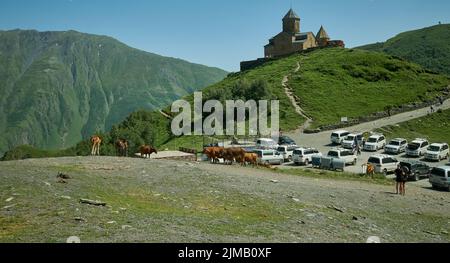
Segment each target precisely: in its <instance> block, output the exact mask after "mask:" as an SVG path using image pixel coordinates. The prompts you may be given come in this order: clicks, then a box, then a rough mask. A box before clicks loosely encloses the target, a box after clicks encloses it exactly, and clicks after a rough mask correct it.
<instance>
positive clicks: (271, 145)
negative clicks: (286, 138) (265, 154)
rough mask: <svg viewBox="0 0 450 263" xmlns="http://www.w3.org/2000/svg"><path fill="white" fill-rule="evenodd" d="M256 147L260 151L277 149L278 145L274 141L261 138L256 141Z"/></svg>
mask: <svg viewBox="0 0 450 263" xmlns="http://www.w3.org/2000/svg"><path fill="white" fill-rule="evenodd" d="M256 147H257V148H259V149H272V150H274V149H277V148H278V143H277V142H276V141H274V140H273V139H267V138H260V139H258V140H256Z"/></svg>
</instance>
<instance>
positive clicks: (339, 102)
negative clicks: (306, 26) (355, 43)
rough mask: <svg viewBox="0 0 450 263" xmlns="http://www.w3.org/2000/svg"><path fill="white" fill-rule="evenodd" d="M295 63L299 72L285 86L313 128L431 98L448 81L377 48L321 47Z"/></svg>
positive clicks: (436, 94) (441, 93) (298, 57)
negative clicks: (322, 48) (312, 121)
mask: <svg viewBox="0 0 450 263" xmlns="http://www.w3.org/2000/svg"><path fill="white" fill-rule="evenodd" d="M297 61H299V62H300V65H301V66H300V71H299V72H298V73H297V74H295V75H294V76H293V78H291V81H290V85H291V86H292V87H293V89H294V92H295V94H296V95H297V96H298V97H299V98H300V99H301V104H302V108H303V109H304V110H305V112H306V113H307V114H308V115H309V116H310V117H312V119H313V120H314V123H313V126H314V127H320V126H322V125H327V124H334V123H339V122H340V119H341V117H349V118H351V119H354V118H355V119H356V118H358V117H365V116H368V115H371V114H373V113H376V112H383V111H385V109H386V107H393V108H395V107H398V106H401V105H405V104H414V103H420V102H424V101H427V100H431V99H434V98H436V97H437V96H442V95H444V94H445V92H446V90H447V86H448V85H449V84H450V78H449V77H447V76H444V75H438V74H434V73H430V72H428V71H427V70H425V69H424V68H422V67H420V66H419V65H417V64H413V63H410V62H407V61H404V60H400V59H398V58H396V57H392V56H389V55H385V54H383V53H378V52H369V51H363V50H353V49H350V50H349V49H339V48H337V49H336V48H335V49H324V50H319V51H315V52H311V53H308V54H306V55H298V56H297Z"/></svg>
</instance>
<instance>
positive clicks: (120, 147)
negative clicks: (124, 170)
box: [115, 139, 128, 157]
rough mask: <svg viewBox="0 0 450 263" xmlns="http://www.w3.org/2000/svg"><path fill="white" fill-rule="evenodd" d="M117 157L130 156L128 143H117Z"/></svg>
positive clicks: (122, 140)
mask: <svg viewBox="0 0 450 263" xmlns="http://www.w3.org/2000/svg"><path fill="white" fill-rule="evenodd" d="M115 146H116V153H117V156H124V157H126V156H128V141H127V140H125V139H119V140H117V141H116V143H115Z"/></svg>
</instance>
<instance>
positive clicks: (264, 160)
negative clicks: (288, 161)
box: [254, 150, 284, 165]
mask: <svg viewBox="0 0 450 263" xmlns="http://www.w3.org/2000/svg"><path fill="white" fill-rule="evenodd" d="M254 153H256V154H257V155H258V163H261V164H279V165H281V164H282V163H283V162H284V160H283V159H284V157H283V155H281V154H280V153H279V152H277V151H275V150H256V151H254Z"/></svg>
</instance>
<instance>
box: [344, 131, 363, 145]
mask: <svg viewBox="0 0 450 263" xmlns="http://www.w3.org/2000/svg"><path fill="white" fill-rule="evenodd" d="M363 141H364V135H363V134H362V133H361V132H357V133H350V134H349V135H347V137H345V139H344V140H343V141H342V147H344V148H345V149H353V146H354V145H355V143H356V142H357V143H358V144H359V145H361V146H362V145H363Z"/></svg>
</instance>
